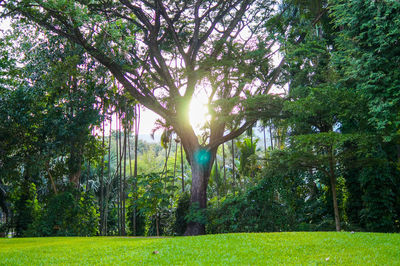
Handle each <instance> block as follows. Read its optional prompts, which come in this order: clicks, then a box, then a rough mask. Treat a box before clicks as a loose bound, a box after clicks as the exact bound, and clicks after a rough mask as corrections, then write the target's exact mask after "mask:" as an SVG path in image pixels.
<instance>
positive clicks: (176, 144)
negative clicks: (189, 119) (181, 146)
mask: <svg viewBox="0 0 400 266" xmlns="http://www.w3.org/2000/svg"><path fill="white" fill-rule="evenodd" d="M177 159H178V142H177V139H175V161H174V175H173V178H172V187H174V185H175V175H176V160H177Z"/></svg>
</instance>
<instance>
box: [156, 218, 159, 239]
mask: <svg viewBox="0 0 400 266" xmlns="http://www.w3.org/2000/svg"><path fill="white" fill-rule="evenodd" d="M156 230H157V236H160V226H159V220H158V212H157V213H156Z"/></svg>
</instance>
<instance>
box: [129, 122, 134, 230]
mask: <svg viewBox="0 0 400 266" xmlns="http://www.w3.org/2000/svg"><path fill="white" fill-rule="evenodd" d="M130 136H131V127H129V128H128V156H129V177H130V178H132V177H133V173H132V158H131V140H130V139H131V138H130ZM134 182H135V181H134ZM132 226H134V223H133V219H132ZM133 231H134V230H133ZM132 233H134V232H132Z"/></svg>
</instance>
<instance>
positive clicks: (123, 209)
mask: <svg viewBox="0 0 400 266" xmlns="http://www.w3.org/2000/svg"><path fill="white" fill-rule="evenodd" d="M126 137H127V136H126V124H125V126H124V155H123V156H124V170H123V171H124V179H123V180H122V212H121V214H122V215H121V221H122V235H123V236H125V235H126V232H125V227H126V226H125V217H126V215H125V208H126V205H125V190H126Z"/></svg>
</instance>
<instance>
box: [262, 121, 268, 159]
mask: <svg viewBox="0 0 400 266" xmlns="http://www.w3.org/2000/svg"><path fill="white" fill-rule="evenodd" d="M263 134H264V153H265V158H267V138H266V136H265V126H263Z"/></svg>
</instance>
